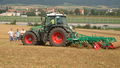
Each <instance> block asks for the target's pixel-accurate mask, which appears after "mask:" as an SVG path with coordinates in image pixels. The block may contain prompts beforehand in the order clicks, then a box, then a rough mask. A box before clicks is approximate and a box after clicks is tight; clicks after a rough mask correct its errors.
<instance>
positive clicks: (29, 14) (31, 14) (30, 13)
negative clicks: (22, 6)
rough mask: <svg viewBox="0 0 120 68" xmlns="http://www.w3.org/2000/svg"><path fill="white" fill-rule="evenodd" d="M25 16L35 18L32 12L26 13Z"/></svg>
mask: <svg viewBox="0 0 120 68" xmlns="http://www.w3.org/2000/svg"><path fill="white" fill-rule="evenodd" d="M26 15H27V16H36V14H35V13H34V12H27V13H26Z"/></svg>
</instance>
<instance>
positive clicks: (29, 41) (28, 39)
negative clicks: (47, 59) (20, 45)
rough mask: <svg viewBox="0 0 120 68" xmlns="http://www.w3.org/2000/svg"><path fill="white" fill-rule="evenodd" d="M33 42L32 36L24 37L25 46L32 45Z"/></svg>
mask: <svg viewBox="0 0 120 68" xmlns="http://www.w3.org/2000/svg"><path fill="white" fill-rule="evenodd" d="M33 41H34V38H33V36H32V35H26V36H25V42H26V43H27V44H32V43H33Z"/></svg>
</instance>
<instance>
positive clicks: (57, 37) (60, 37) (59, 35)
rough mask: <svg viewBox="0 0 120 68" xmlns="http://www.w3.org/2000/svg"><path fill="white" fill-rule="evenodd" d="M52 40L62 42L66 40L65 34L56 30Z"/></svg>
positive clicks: (57, 42)
mask: <svg viewBox="0 0 120 68" xmlns="http://www.w3.org/2000/svg"><path fill="white" fill-rule="evenodd" d="M52 40H53V41H54V43H56V44H61V43H62V42H63V41H64V35H63V34H62V33H60V32H55V33H54V34H53V35H52Z"/></svg>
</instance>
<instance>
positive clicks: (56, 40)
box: [49, 28, 67, 46]
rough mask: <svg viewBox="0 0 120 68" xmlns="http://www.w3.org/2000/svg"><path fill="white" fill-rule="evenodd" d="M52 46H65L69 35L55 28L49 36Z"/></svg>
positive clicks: (61, 29)
mask: <svg viewBox="0 0 120 68" xmlns="http://www.w3.org/2000/svg"><path fill="white" fill-rule="evenodd" d="M49 41H50V44H51V45H53V46H65V45H66V41H67V33H66V31H65V30H64V29H63V28H54V29H52V30H51V31H50V34H49Z"/></svg>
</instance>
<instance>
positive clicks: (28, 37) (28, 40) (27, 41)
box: [22, 32, 37, 45]
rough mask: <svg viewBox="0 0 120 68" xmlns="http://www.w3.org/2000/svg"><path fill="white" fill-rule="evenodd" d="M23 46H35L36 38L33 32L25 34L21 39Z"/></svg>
mask: <svg viewBox="0 0 120 68" xmlns="http://www.w3.org/2000/svg"><path fill="white" fill-rule="evenodd" d="M22 43H23V45H35V44H37V37H36V35H35V34H34V33H33V32H26V33H25V34H24V35H23V38H22Z"/></svg>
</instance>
